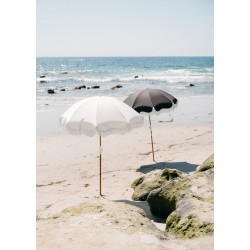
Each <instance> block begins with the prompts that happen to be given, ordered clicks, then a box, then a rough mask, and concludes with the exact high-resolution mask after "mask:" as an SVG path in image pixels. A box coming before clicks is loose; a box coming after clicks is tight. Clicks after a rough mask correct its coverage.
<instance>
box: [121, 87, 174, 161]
mask: <svg viewBox="0 0 250 250" xmlns="http://www.w3.org/2000/svg"><path fill="white" fill-rule="evenodd" d="M124 102H125V103H126V104H128V105H129V106H130V107H132V108H133V109H135V110H136V111H137V112H138V113H141V112H146V113H149V124H150V133H151V145H152V155H153V161H155V158H154V143H153V134H152V126H151V118H150V113H153V114H157V113H159V112H162V111H163V112H165V111H172V110H174V109H175V108H176V107H177V99H176V98H175V97H173V96H172V95H170V94H169V93H167V92H165V91H163V90H160V89H148V88H146V89H143V90H139V91H137V92H135V93H133V94H131V95H130V96H129V97H128V98H127V99H125V100H124Z"/></svg>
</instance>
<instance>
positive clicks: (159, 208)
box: [147, 179, 190, 217]
mask: <svg viewBox="0 0 250 250" xmlns="http://www.w3.org/2000/svg"><path fill="white" fill-rule="evenodd" d="M189 186H190V182H189V180H187V179H177V180H170V181H169V182H166V183H165V184H164V185H163V186H162V187H161V188H158V189H155V190H153V191H151V192H150V194H149V195H148V198H147V202H148V204H149V206H150V211H151V213H152V214H154V215H156V216H160V217H167V216H168V215H170V214H171V213H172V212H173V211H174V210H175V209H176V206H177V202H178V201H179V197H180V194H181V192H182V191H184V190H185V189H187V188H188V187H189Z"/></svg>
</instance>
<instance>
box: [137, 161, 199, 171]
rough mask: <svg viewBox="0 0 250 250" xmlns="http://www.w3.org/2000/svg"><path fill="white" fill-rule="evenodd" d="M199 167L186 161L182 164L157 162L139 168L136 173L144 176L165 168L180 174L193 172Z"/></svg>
mask: <svg viewBox="0 0 250 250" xmlns="http://www.w3.org/2000/svg"><path fill="white" fill-rule="evenodd" d="M198 166H199V165H197V164H191V163H188V162H186V161H183V162H158V163H154V164H150V165H143V166H140V167H139V168H138V169H137V170H136V172H140V173H143V174H146V173H148V172H150V171H152V170H155V169H165V168H174V169H177V170H180V171H182V172H186V173H188V172H193V171H195V169H196V168H197V167H198Z"/></svg>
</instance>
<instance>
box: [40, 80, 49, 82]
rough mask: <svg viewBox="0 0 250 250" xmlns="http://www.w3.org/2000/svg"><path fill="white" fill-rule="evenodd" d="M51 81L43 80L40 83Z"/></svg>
mask: <svg viewBox="0 0 250 250" xmlns="http://www.w3.org/2000/svg"><path fill="white" fill-rule="evenodd" d="M48 82H49V81H45V80H41V81H40V83H48Z"/></svg>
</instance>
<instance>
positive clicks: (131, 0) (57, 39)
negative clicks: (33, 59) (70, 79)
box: [37, 0, 214, 56]
mask: <svg viewBox="0 0 250 250" xmlns="http://www.w3.org/2000/svg"><path fill="white" fill-rule="evenodd" d="M213 14H214V13H213V0H37V56H213V53H214V47H213V39H214V37H213V32H214V29H213Z"/></svg>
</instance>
